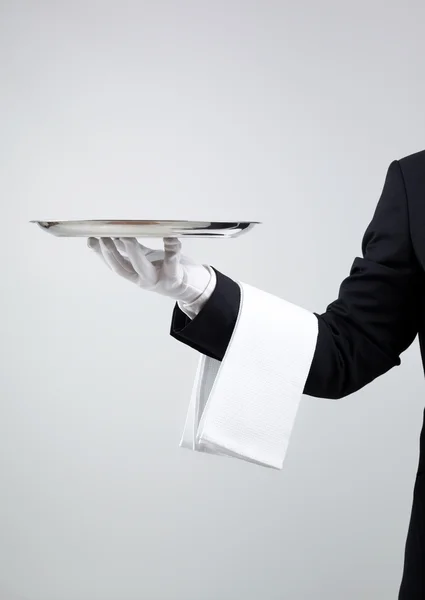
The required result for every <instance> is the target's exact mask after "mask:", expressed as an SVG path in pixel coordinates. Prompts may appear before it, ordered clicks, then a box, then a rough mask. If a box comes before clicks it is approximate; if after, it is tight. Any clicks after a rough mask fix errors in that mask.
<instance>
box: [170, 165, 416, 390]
mask: <svg viewBox="0 0 425 600" xmlns="http://www.w3.org/2000/svg"><path fill="white" fill-rule="evenodd" d="M361 250H362V256H361V257H356V258H355V259H354V261H353V263H352V265H351V268H350V271H349V274H348V276H347V277H346V278H345V279H344V280H343V281H342V283H341V285H340V288H339V293H338V297H337V298H336V299H335V300H334V301H333V302H331V303H330V304H329V305H328V306H327V308H326V310H325V312H323V313H316V312H315V313H314V315H315V316H316V317H317V319H318V337H317V344H316V349H315V352H314V356H313V360H312V363H311V366H310V371H309V374H308V377H307V380H306V384H305V388H304V393H305V394H307V395H310V396H316V397H322V398H341V397H344V396H347V395H349V394H351V393H353V392H355V391H357V390H359V389H360V388H362V387H363V386H365V385H366V384H368V383H370V382H371V381H372V380H374V379H375V378H376V377H378V376H380V375H382V374H384V373H386V372H387V371H389V370H390V369H391V368H392V367H394V366H397V365H399V364H400V363H401V360H400V355H401V353H402V352H403V351H404V350H406V349H407V348H408V347H409V345H410V344H411V343H412V342H413V340H414V339H415V337H416V334H417V332H418V319H419V316H418V315H419V303H420V299H421V297H422V289H423V285H424V275H423V270H422V268H421V267H420V265H419V263H418V261H417V258H416V256H415V254H414V251H413V248H412V243H411V238H410V227H409V206H408V198H407V195H406V189H405V184H404V179H403V174H402V171H401V167H400V163H399V162H398V161H393V162H392V163H391V164H390V166H389V168H388V171H387V175H386V178H385V183H384V186H383V189H382V193H381V196H380V198H379V201H378V204H377V206H376V209H375V212H374V215H373V217H372V220H371V221H370V223H369V225H368V227H367V229H366V231H365V232H364V235H363V238H362V244H361ZM215 271H216V276H217V284H216V288H215V290H214V292H213V294H212V295H211V297H210V298H209V300H208V301H207V303H206V304H205V306H204V308H203V309H202V310H201V312H200V313H199V314H198V315H197V316H196V317H195V318H194V319H193V320H190V319H189V317H187V316H186V315H185V314H184V313H183V312H182V311H181V310H180V309H179V308H178V306H177V305H176V306H175V308H174V312H173V317H172V323H171V331H170V333H171V335H172V336H173V337H174V338H175V339H177V340H179V341H181V342H183V343H185V344H187V345H189V346H191V347H192V348H194V349H196V350H198V351H199V352H201V353H203V354H206V355H207V356H211V357H213V358H216V359H218V360H222V359H223V357H224V354H225V352H226V348H227V345H228V344H229V341H230V338H231V335H232V332H233V329H234V326H235V323H236V319H237V316H238V311H239V302H240V288H239V285H238V284H237V283H236V282H235V281H233V280H232V279H230V278H229V277H227V276H225V275H224V274H222V273H220V272H219V271H217V270H215ZM282 343H284V342H282Z"/></svg>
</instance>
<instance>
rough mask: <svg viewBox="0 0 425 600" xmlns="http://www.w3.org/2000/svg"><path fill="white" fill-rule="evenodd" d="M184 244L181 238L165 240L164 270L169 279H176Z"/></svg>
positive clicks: (167, 238)
mask: <svg viewBox="0 0 425 600" xmlns="http://www.w3.org/2000/svg"><path fill="white" fill-rule="evenodd" d="M181 248H182V244H181V241H180V240H179V238H174V237H166V238H164V262H163V265H162V270H163V273H164V275H165V277H166V278H167V279H170V280H171V279H176V277H177V275H178V267H179V264H180V256H181Z"/></svg>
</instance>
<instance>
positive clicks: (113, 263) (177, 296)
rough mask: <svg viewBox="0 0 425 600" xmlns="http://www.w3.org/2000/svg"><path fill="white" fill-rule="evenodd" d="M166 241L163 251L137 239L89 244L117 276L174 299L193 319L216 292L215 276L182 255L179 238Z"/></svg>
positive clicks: (211, 271) (100, 239) (208, 269)
mask: <svg viewBox="0 0 425 600" xmlns="http://www.w3.org/2000/svg"><path fill="white" fill-rule="evenodd" d="M163 241H164V250H154V249H151V248H148V247H146V246H143V245H142V244H140V243H139V242H138V241H137V240H136V239H135V238H117V239H112V238H99V239H97V238H89V239H88V241H87V244H88V246H89V248H91V249H92V250H93V251H94V252H95V253H96V254H97V255H98V256H99V257H100V258H101V259H102V261H103V262H104V263H105V264H106V265H107V266H108V267H109V268H110V269H111V270H112V271H114V272H115V273H117V275H120V276H121V277H124V278H125V279H128V280H129V281H131V282H133V283H135V284H136V285H138V286H140V287H141V288H143V289H145V290H149V291H153V292H157V293H159V294H162V295H164V296H169V297H170V298H173V299H174V300H176V301H178V303H179V306H180V308H181V309H182V310H184V312H185V313H186V314H187V315H188V316H189V317H191V318H194V317H195V316H196V314H198V312H199V310H200V309H201V308H202V306H203V305H204V303H205V302H206V301H207V299H208V298H209V296H210V295H211V293H212V291H213V289H214V286H215V273H214V271H213V269H212V268H211V267H210V266H209V265H201V264H198V263H196V262H195V261H193V260H192V259H190V258H189V257H187V256H184V255H182V254H181V242H180V240H179V239H178V238H164V240H163Z"/></svg>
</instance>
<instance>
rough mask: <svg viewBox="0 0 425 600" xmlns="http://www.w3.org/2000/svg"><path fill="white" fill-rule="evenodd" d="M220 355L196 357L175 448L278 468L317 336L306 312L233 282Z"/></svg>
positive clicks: (314, 321) (314, 320)
mask: <svg viewBox="0 0 425 600" xmlns="http://www.w3.org/2000/svg"><path fill="white" fill-rule="evenodd" d="M238 284H239V286H240V288H241V301H240V308H239V314H238V318H237V321H236V325H235V328H234V331H233V335H232V338H231V340H230V343H229V346H228V348H227V351H226V354H225V356H224V358H223V360H222V361H218V360H216V359H213V358H210V357H207V356H205V355H203V354H202V355H201V356H200V359H199V362H198V367H197V371H196V376H195V382H194V385H193V388H192V394H191V399H190V404H189V409H188V412H187V417H186V423H185V426H184V431H183V435H182V438H181V441H180V446H181V447H184V448H189V449H191V450H195V451H197V452H209V453H213V454H218V455H222V456H227V457H233V458H239V459H242V460H246V461H249V462H253V463H256V464H259V465H262V466H266V467H270V468H274V469H282V467H283V461H284V459H285V455H286V452H287V449H288V444H289V440H290V436H291V432H292V429H293V426H294V422H295V418H296V414H297V411H298V407H299V403H300V401H301V397H302V393H303V390H304V385H305V382H306V379H307V376H308V373H309V369H310V365H311V362H312V360H313V355H314V350H315V348H316V342H317V335H318V321H317V317H316V316H315V315H314V314H313V313H312V312H310V311H308V310H305V309H304V308H301V307H300V306H297V305H295V304H292V303H290V302H287V301H286V300H283V299H282V298H278V297H277V296H274V295H272V294H269V293H268V292H264V291H262V290H260V289H257V288H255V287H253V286H251V285H248V284H246V283H243V282H238Z"/></svg>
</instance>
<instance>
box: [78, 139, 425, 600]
mask: <svg viewBox="0 0 425 600" xmlns="http://www.w3.org/2000/svg"><path fill="white" fill-rule="evenodd" d="M88 244H89V247H90V248H92V249H93V250H94V251H95V252H96V253H97V254H98V255H99V256H100V257H101V258H102V259H103V260H104V261H105V262H106V264H107V265H108V266H109V267H110V268H111V269H112V270H113V271H114V272H116V273H117V274H118V275H121V276H123V277H125V278H126V279H128V280H130V281H132V282H134V283H136V284H137V285H139V286H140V287H142V288H144V289H147V290H150V291H156V292H158V293H160V294H163V295H167V296H169V297H171V298H173V299H174V300H176V304H175V307H174V312H173V316H172V323H171V331H170V333H171V335H172V336H173V337H174V338H175V339H177V340H179V341H181V342H183V343H185V344H187V345H189V346H191V347H192V348H194V349H195V350H197V351H198V352H200V353H201V354H202V355H204V356H206V357H210V358H211V359H212V360H215V361H222V360H223V358H224V356H225V355H226V353H227V352H228V349H229V344H230V343H231V340H232V336H234V331H235V327H236V326H237V323H238V315H239V314H240V310H241V285H240V284H239V283H238V282H236V281H234V280H232V279H230V278H229V277H227V276H226V275H225V274H223V273H221V272H219V271H218V270H216V269H214V268H213V267H211V266H210V265H200V264H197V263H196V262H194V261H192V260H191V259H189V258H188V257H186V256H183V255H181V244H180V241H179V240H178V239H175V238H165V239H164V251H157V250H151V249H149V248H146V247H145V246H142V245H141V244H139V242H138V241H137V240H135V239H125V238H122V239H117V240H112V239H110V238H106V239H99V240H98V239H96V238H90V239H89V241H88ZM424 269H425V151H422V152H417V153H415V154H411V155H409V156H406V157H404V158H402V159H399V160H394V161H393V162H392V163H391V164H390V165H389V168H388V171H387V174H386V178H385V182H384V185H383V189H382V193H381V196H380V198H379V201H378V204H377V206H376V209H375V212H374V214H373V217H372V219H371V221H370V223H369V225H368V227H367V229H366V231H365V232H364V235H363V239H362V257H356V258H355V259H354V261H353V263H352V266H351V269H350V272H349V275H348V276H347V277H346V278H345V279H344V280H343V282H342V283H341V286H340V289H339V294H338V298H337V299H336V300H334V301H333V302H332V303H331V304H329V305H328V307H327V308H326V311H325V312H324V313H322V314H318V313H311V314H310V316H311V315H314V324H315V327H317V336H316V335H315V336H314V351H313V352H312V353H311V359H310V358H309V360H308V371H307V372H306V379H305V384H304V388H303V390H302V392H303V393H304V394H307V395H309V396H316V397H321V398H342V397H344V396H347V395H349V394H352V393H353V392H355V391H357V390H359V389H360V388H362V387H364V386H365V385H366V384H368V383H370V382H371V381H373V380H374V379H375V378H377V377H379V376H380V375H382V374H384V373H386V372H387V371H389V370H390V369H391V368H393V367H394V366H396V365H399V364H400V362H401V361H400V355H401V353H402V352H404V351H405V350H406V349H407V348H408V347H409V346H410V345H411V344H412V342H413V340H414V339H415V338H416V335H417V334H418V335H419V342H420V350H421V355H422V362H423V364H424V365H425V285H424V284H425V272H424ZM284 307H285V305H283V304H282V310H283V309H284ZM258 310H259V311H261V307H260V306H259V307H258ZM309 323H311V321H309ZM309 326H310V325H309ZM257 335H258V333H257ZM286 340H287V338H286V337H285V342H286ZM282 343H283V342H282ZM283 368H284V367H282V369H283ZM416 599H417V600H419V599H420V600H424V599H425V427H424V426H423V428H422V433H421V440H420V458H419V467H418V471H417V476H416V481H415V487H414V497H413V507H412V513H411V519H410V524H409V530H408V535H407V542H406V548H405V561H404V571H403V577H402V582H401V587H400V593H399V600H416Z"/></svg>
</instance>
